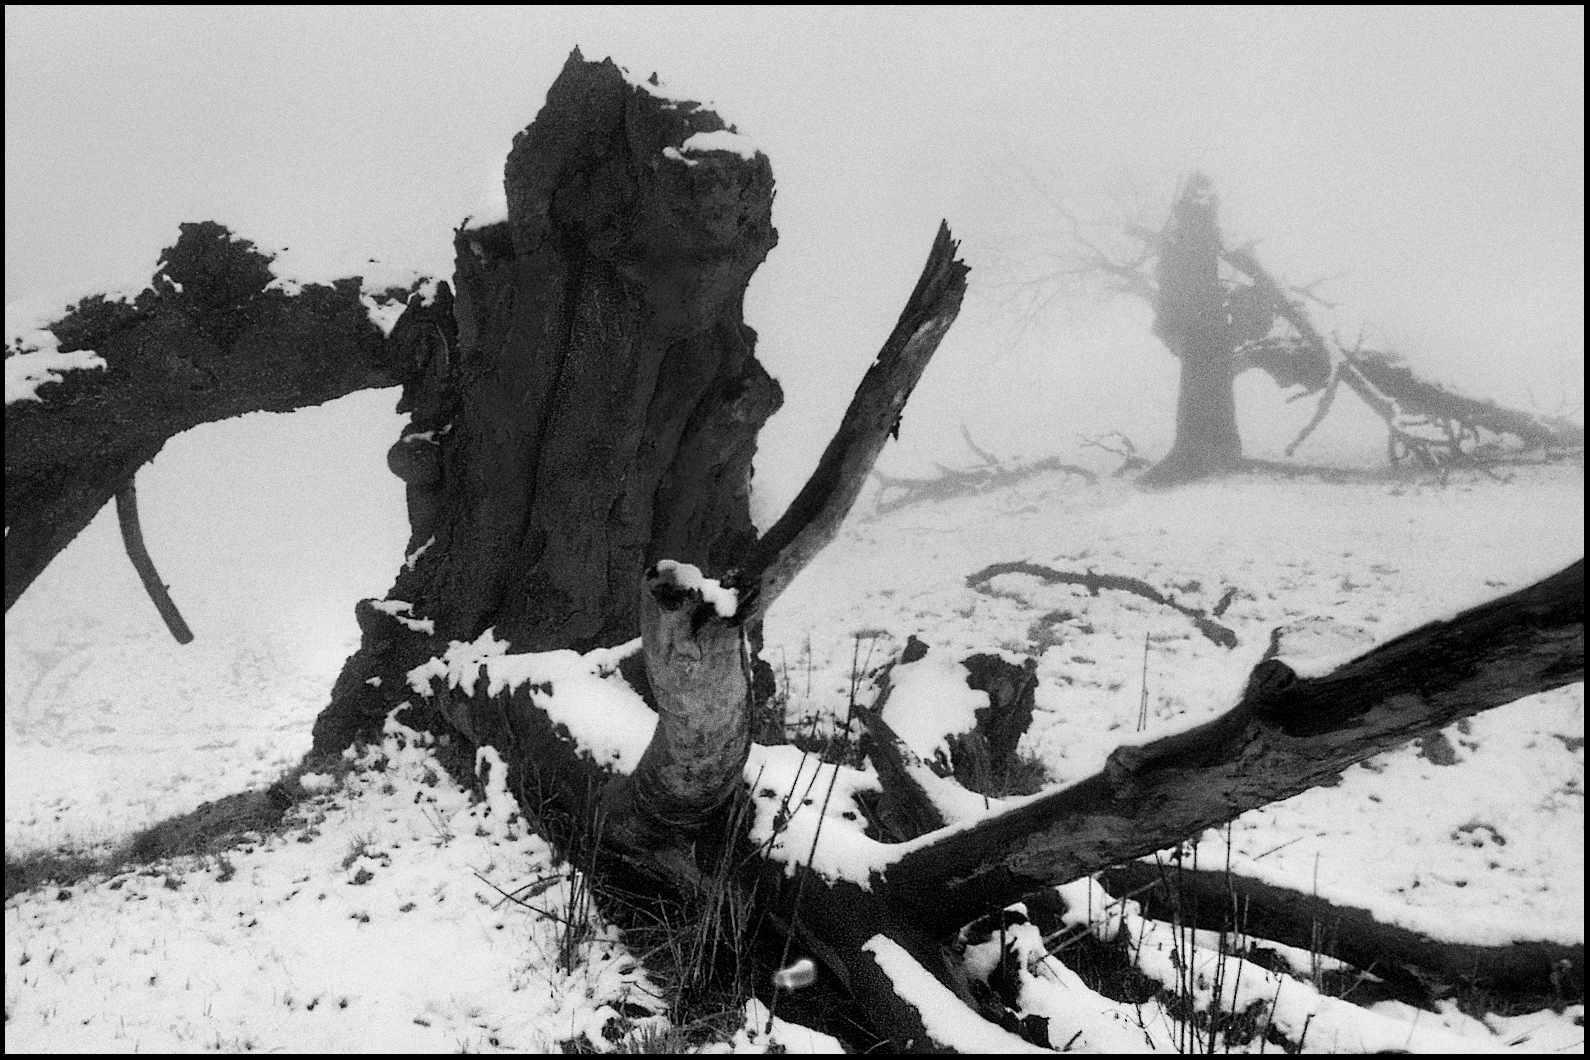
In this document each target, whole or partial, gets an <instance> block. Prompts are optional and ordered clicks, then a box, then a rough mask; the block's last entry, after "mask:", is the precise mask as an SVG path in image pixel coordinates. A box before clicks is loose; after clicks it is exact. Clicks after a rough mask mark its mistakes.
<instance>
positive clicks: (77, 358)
mask: <svg viewBox="0 0 1590 1060" xmlns="http://www.w3.org/2000/svg"><path fill="white" fill-rule="evenodd" d="M45 336H48V337H49V343H50V347H51V348H44V344H43V338H44V337H45ZM23 338H24V340H25V341H28V342H30V343H33V344H36V345H37V346H38V347H39V348H38V349H36V350H35V351H34V352H33V353H19V354H14V355H12V356H10V357H7V358H6V404H7V405H10V404H12V403H14V402H17V401H42V400H44V399H43V398H41V397H39V387H41V386H44V385H45V384H46V383H59V382H60V381H61V376H62V374H63V373H65V372H74V371H80V370H82V369H84V368H104V367H105V359H104V358H103V357H101V356H99V355H98V354H97V353H95V352H94V351H93V350H73V351H72V352H71V353H61V352H60V351H59V350H56V349H54V348H53V346H54V344H55V336H54V335H51V334H50V333H49V332H47V331H41V332H34V333H32V334H30V335H26V336H23Z"/></svg>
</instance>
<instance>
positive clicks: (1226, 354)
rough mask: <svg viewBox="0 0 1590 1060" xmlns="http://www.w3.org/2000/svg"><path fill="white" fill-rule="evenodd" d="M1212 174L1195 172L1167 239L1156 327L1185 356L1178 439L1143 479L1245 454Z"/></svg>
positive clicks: (1173, 478) (1201, 471)
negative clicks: (1210, 178) (1221, 282)
mask: <svg viewBox="0 0 1590 1060" xmlns="http://www.w3.org/2000/svg"><path fill="white" fill-rule="evenodd" d="M1217 209H1218V207H1217V203H1216V200H1215V193H1214V188H1213V187H1212V186H1211V185H1210V183H1209V178H1208V177H1206V176H1204V175H1203V174H1202V173H1194V174H1193V175H1192V176H1191V177H1189V178H1188V180H1187V186H1186V187H1185V188H1183V189H1182V194H1181V198H1180V199H1179V200H1178V201H1177V203H1176V207H1175V209H1174V210H1173V211H1172V212H1171V217H1170V223H1169V224H1167V225H1166V227H1165V232H1164V234H1163V235H1162V236H1161V237H1160V238H1161V240H1162V245H1161V248H1160V254H1159V268H1158V276H1157V279H1158V296H1157V304H1156V311H1157V314H1158V315H1157V317H1156V319H1155V321H1154V333H1155V334H1157V335H1158V336H1159V337H1160V339H1161V340H1162V341H1163V342H1164V343H1165V345H1166V346H1168V347H1169V348H1170V351H1171V352H1172V353H1174V354H1175V355H1176V357H1177V358H1178V359H1179V360H1180V361H1181V389H1180V390H1179V392H1178V394H1177V397H1176V441H1175V443H1174V444H1173V445H1172V446H1171V450H1170V452H1169V453H1168V454H1166V456H1165V459H1164V460H1162V461H1160V462H1159V463H1158V464H1157V465H1155V466H1154V467H1153V468H1151V469H1150V470H1148V471H1147V472H1145V473H1144V475H1143V477H1142V478H1141V479H1140V480H1139V481H1140V482H1142V483H1143V484H1144V485H1149V486H1169V485H1174V484H1176V483H1178V482H1186V481H1190V480H1192V479H1196V478H1202V477H1204V476H1206V475H1213V474H1218V473H1219V472H1222V471H1230V470H1232V469H1234V468H1236V467H1237V465H1238V464H1239V463H1241V460H1242V439H1241V437H1240V436H1239V435H1238V434H1237V402H1236V395H1235V392H1234V391H1233V389H1232V378H1233V376H1232V361H1231V350H1232V332H1231V329H1230V327H1229V326H1228V323H1227V314H1226V297H1225V290H1224V288H1222V287H1221V285H1220V226H1219V222H1218V220H1217V217H1216V213H1217Z"/></svg>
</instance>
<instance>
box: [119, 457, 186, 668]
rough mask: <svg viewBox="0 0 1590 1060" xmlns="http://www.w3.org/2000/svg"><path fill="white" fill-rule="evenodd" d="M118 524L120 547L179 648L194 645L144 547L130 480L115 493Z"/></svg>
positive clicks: (135, 499)
mask: <svg viewBox="0 0 1590 1060" xmlns="http://www.w3.org/2000/svg"><path fill="white" fill-rule="evenodd" d="M116 521H117V522H119V523H120V524H121V543H122V545H123V546H124V547H125V548H126V549H127V558H128V559H130V560H132V565H133V570H135V571H137V572H138V578H139V580H140V581H142V582H143V583H144V591H145V592H147V593H148V594H149V599H150V600H151V601H153V602H154V605H155V610H156V611H159V612H160V617H161V619H163V620H164V621H165V623H166V628H167V629H169V630H170V631H171V635H172V636H173V637H175V638H176V639H177V643H178V644H191V643H192V642H193V631H192V630H190V629H189V628H188V624H187V623H186V622H184V621H183V620H182V613H181V612H180V611H178V610H177V605H176V603H175V602H174V601H173V600H172V599H171V594H170V593H169V592H167V591H166V583H165V582H163V581H161V580H160V572H159V571H157V570H155V561H154V560H153V559H150V558H149V550H148V549H147V548H145V547H144V532H143V528H142V527H141V526H139V525H138V491H137V487H136V486H135V485H134V482H133V479H131V478H129V479H128V480H127V482H126V484H125V485H123V486H122V488H121V489H119V490H117V491H116Z"/></svg>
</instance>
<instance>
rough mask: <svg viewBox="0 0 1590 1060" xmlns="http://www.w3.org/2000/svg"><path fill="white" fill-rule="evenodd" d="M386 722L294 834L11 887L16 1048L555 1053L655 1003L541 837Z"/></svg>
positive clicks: (10, 982) (10, 1045)
mask: <svg viewBox="0 0 1590 1060" xmlns="http://www.w3.org/2000/svg"><path fill="white" fill-rule="evenodd" d="M388 733H389V735H388V738H387V740H386V742H385V744H384V746H382V747H381V748H371V749H369V750H368V751H367V752H366V754H365V755H364V756H363V757H362V758H361V759H360V760H358V761H357V762H356V763H355V765H356V767H357V770H358V771H355V772H350V773H349V774H348V776H347V778H346V787H344V788H342V789H340V790H333V791H330V792H328V793H326V794H321V795H317V796H316V797H315V798H313V799H312V800H309V801H307V802H306V803H303V804H301V805H300V807H297V808H295V810H294V815H295V817H296V818H297V819H296V821H295V823H294V825H293V826H292V827H290V828H289V829H288V830H287V831H286V833H285V834H284V835H280V836H271V837H268V838H267V839H264V840H263V841H261V842H258V843H256V844H251V845H247V846H245V847H243V848H241V849H239V850H236V851H234V852H232V853H231V854H229V855H227V856H226V857H225V858H224V859H212V860H209V861H208V862H207V863H204V864H189V865H183V866H180V867H176V866H169V867H165V868H163V869H154V870H145V871H139V872H132V873H125V874H122V875H119V876H117V877H115V878H113V879H110V880H97V881H94V882H91V883H88V884H86V885H85V886H81V887H78V888H76V889H75V890H76V893H71V892H65V891H62V890H60V889H59V888H54V887H51V888H45V889H44V890H42V891H35V892H32V893H30V894H27V895H23V896H20V897H18V898H17V899H16V900H14V901H11V902H8V903H7V908H6V943H5V945H6V972H7V974H6V1051H7V1052H11V1051H13V1050H15V1051H35V1050H39V1051H49V1052H70V1051H82V1052H99V1051H102V1050H116V1051H146V1052H189V1051H197V1050H200V1049H224V1050H229V1051H231V1050H254V1049H277V1050H289V1051H294V1052H296V1051H305V1052H420V1051H424V1052H443V1051H445V1052H456V1051H461V1050H463V1051H474V1050H483V1049H514V1050H523V1051H531V1052H547V1051H555V1049H556V1046H557V1044H558V1043H559V1042H562V1041H567V1040H572V1039H576V1038H579V1037H581V1036H584V1037H586V1038H587V1039H589V1040H592V1041H604V1040H605V1039H603V1038H602V1033H603V1030H604V1029H605V1028H609V1027H610V1026H611V1027H617V1026H619V1025H620V1023H621V1016H625V1015H630V1016H638V1017H640V1020H639V1021H638V1022H642V1023H644V1022H645V1017H646V1016H647V1015H648V1012H649V1011H655V1010H657V1009H659V1008H662V1007H664V1006H663V1003H662V1001H661V1000H660V998H661V994H660V991H659V990H658V989H657V987H656V986H655V985H654V984H652V983H651V982H650V981H649V980H648V979H647V977H646V975H645V973H644V971H643V970H642V969H641V968H640V966H639V964H638V962H637V961H636V960H635V958H634V957H633V956H632V955H631V954H629V953H628V952H627V951H626V950H625V949H624V947H623V945H622V943H621V942H620V941H619V939H618V938H617V935H616V933H615V932H614V930H613V929H612V928H610V927H605V926H603V925H601V924H598V923H594V922H590V923H587V921H588V920H589V916H588V914H589V910H588V909H586V908H584V907H582V906H581V905H580V903H579V902H578V898H577V894H576V892H575V891H574V889H573V885H572V883H571V880H570V878H569V876H568V875H567V872H566V870H564V869H560V868H554V867H553V865H552V857H551V850H550V848H549V847H548V846H547V844H546V843H545V842H544V841H543V840H542V839H540V838H539V837H537V836H535V835H531V834H527V830H526V828H525V825H524V823H523V822H522V821H519V820H515V819H513V818H512V817H510V816H509V815H508V814H506V813H504V812H502V800H501V799H489V800H487V801H483V802H480V803H476V804H473V805H472V804H471V801H470V798H469V796H468V795H467V793H465V792H464V791H462V790H460V789H459V788H458V787H457V786H456V785H454V784H453V783H451V782H450V781H449V780H448V779H447V778H446V775H445V774H444V773H442V772H441V770H440V768H439V767H438V766H437V765H436V764H435V761H434V759H432V757H431V756H430V754H429V752H428V751H427V750H426V749H425V748H424V747H423V746H421V741H419V740H417V739H416V738H415V734H413V733H412V732H407V731H405V730H403V729H402V728H401V727H400V726H396V725H389V726H388ZM494 772H495V778H494V779H495V781H496V783H497V785H498V786H499V787H500V786H501V784H502V780H501V778H502V776H503V772H502V771H501V770H500V769H498V770H496V771H494ZM500 794H501V796H502V798H507V796H506V792H505V791H503V792H501V793H500ZM494 809H495V811H496V812H493V811H494ZM521 888H529V890H528V891H523V892H521V893H523V894H526V895H528V894H532V893H533V894H534V897H533V898H525V899H523V900H524V901H527V902H529V903H530V904H531V905H533V906H538V907H540V908H543V909H545V910H548V911H549V912H550V913H551V914H552V915H550V916H538V915H535V914H534V913H532V912H530V911H528V910H526V909H524V908H522V907H520V906H519V905H517V904H515V903H513V902H510V901H508V900H507V899H505V898H504V897H503V895H502V894H501V893H499V890H500V891H507V892H516V891H519V890H520V889H521ZM560 919H562V920H570V921H572V922H574V923H576V924H578V925H580V928H579V930H581V931H583V932H588V937H587V938H585V939H583V940H578V939H577V940H574V941H573V942H572V943H571V941H570V940H569V939H568V938H567V933H568V930H569V929H567V928H565V927H564V925H563V924H562V923H560ZM563 953H569V954H571V955H572V957H573V960H560V954H563ZM651 1022H652V1023H656V1022H657V1020H656V1018H652V1020H651Z"/></svg>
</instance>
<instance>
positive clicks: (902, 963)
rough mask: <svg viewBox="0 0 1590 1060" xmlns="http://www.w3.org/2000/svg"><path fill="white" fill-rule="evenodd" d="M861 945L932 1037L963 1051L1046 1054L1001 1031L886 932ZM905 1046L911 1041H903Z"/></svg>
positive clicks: (942, 1043) (909, 1046)
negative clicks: (934, 976)
mask: <svg viewBox="0 0 1590 1060" xmlns="http://www.w3.org/2000/svg"><path fill="white" fill-rule="evenodd" d="M861 948H862V949H863V950H865V951H866V952H867V953H870V954H872V959H873V960H875V961H877V962H878V967H879V968H881V969H882V970H883V974H884V975H886V976H888V977H889V981H890V983H891V984H893V986H894V992H895V993H897V994H899V995H900V999H901V1000H902V1001H904V1002H905V1003H906V1004H908V1005H911V1006H912V1007H913V1008H915V1009H916V1010H917V1016H918V1018H920V1019H921V1021H922V1026H923V1027H924V1028H926V1030H927V1032H928V1034H929V1035H931V1036H932V1037H933V1040H934V1041H936V1042H938V1043H939V1044H940V1045H947V1046H949V1047H950V1048H951V1049H953V1050H955V1051H956V1052H961V1053H992V1054H995V1055H998V1054H1001V1053H1046V1052H1049V1050H1048V1049H1040V1048H1039V1047H1038V1046H1036V1045H1033V1044H1032V1043H1031V1042H1028V1041H1026V1040H1024V1039H1022V1038H1018V1037H1016V1036H1015V1035H1014V1034H1011V1033H1010V1032H1009V1031H1006V1030H1002V1029H1000V1028H999V1027H996V1026H994V1025H993V1024H992V1023H989V1022H988V1021H987V1020H985V1019H983V1018H982V1017H981V1016H979V1015H978V1014H977V1013H975V1012H973V1011H972V1010H971V1008H970V1007H968V1006H967V1005H966V1004H965V1003H964V1002H963V1001H961V999H960V998H958V997H956V996H955V994H954V993H953V992H952V991H951V990H950V988H949V987H947V986H945V985H944V984H943V983H941V982H939V981H938V980H937V979H935V978H933V976H932V974H931V973H930V972H928V970H927V969H926V968H923V967H922V966H921V965H920V964H918V963H917V962H916V959H915V958H914V957H912V956H911V955H910V954H909V953H907V952H906V951H905V947H903V946H901V945H900V944H899V943H898V942H896V941H894V940H893V939H891V938H889V937H888V936H886V935H874V936H872V938H870V939H868V940H867V941H866V942H864V943H862V945H861ZM903 1044H904V1046H905V1048H907V1049H909V1048H911V1046H912V1043H911V1042H905V1043H903Z"/></svg>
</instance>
